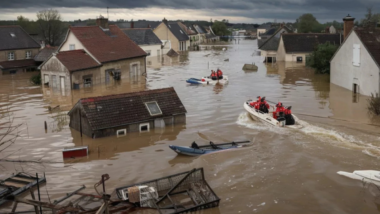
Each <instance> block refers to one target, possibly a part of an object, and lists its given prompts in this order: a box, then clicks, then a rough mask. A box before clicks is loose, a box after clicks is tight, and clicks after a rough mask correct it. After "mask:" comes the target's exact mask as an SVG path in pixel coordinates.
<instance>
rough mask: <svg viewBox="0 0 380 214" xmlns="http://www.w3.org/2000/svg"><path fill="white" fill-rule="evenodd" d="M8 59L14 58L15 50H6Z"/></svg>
mask: <svg viewBox="0 0 380 214" xmlns="http://www.w3.org/2000/svg"><path fill="white" fill-rule="evenodd" d="M11 56H12V57H11ZM8 60H15V52H13V51H9V52H8Z"/></svg>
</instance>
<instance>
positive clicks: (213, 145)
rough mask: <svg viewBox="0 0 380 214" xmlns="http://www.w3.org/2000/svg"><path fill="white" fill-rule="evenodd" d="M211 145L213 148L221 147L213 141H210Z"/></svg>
mask: <svg viewBox="0 0 380 214" xmlns="http://www.w3.org/2000/svg"><path fill="white" fill-rule="evenodd" d="M210 146H211V148H213V149H220V148H219V147H218V146H217V145H215V144H214V143H213V142H212V141H210Z"/></svg>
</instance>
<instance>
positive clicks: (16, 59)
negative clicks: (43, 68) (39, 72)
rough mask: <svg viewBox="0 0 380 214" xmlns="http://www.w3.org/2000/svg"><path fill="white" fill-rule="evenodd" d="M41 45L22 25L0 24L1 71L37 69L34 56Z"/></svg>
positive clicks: (11, 72) (9, 72)
mask: <svg viewBox="0 0 380 214" xmlns="http://www.w3.org/2000/svg"><path fill="white" fill-rule="evenodd" d="M40 47H41V46H40V44H39V43H37V42H36V41H35V40H33V39H32V37H30V36H29V34H28V33H26V32H25V31H24V29H22V28H21V27H20V26H0V71H1V72H2V74H14V73H16V72H20V71H31V70H34V69H36V68H37V64H36V62H35V61H34V59H33V58H34V56H35V55H36V54H37V53H38V50H39V49H40Z"/></svg>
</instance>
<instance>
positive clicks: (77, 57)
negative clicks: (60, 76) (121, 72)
mask: <svg viewBox="0 0 380 214" xmlns="http://www.w3.org/2000/svg"><path fill="white" fill-rule="evenodd" d="M56 57H57V58H58V60H59V61H60V62H61V63H62V64H63V65H64V66H65V67H66V68H67V69H68V70H69V71H70V72H74V71H79V70H85V69H90V68H96V67H100V66H101V64H99V63H97V62H96V61H95V60H94V59H93V58H92V57H91V56H90V55H88V54H87V53H86V52H85V51H84V50H72V51H61V52H59V53H58V54H57V55H56Z"/></svg>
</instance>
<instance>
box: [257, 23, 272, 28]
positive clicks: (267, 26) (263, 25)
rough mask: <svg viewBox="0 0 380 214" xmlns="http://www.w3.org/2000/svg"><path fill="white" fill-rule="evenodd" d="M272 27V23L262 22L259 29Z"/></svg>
mask: <svg viewBox="0 0 380 214" xmlns="http://www.w3.org/2000/svg"><path fill="white" fill-rule="evenodd" d="M270 28H271V25H270V24H262V25H260V26H259V27H258V28H257V29H270Z"/></svg>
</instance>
